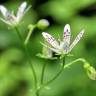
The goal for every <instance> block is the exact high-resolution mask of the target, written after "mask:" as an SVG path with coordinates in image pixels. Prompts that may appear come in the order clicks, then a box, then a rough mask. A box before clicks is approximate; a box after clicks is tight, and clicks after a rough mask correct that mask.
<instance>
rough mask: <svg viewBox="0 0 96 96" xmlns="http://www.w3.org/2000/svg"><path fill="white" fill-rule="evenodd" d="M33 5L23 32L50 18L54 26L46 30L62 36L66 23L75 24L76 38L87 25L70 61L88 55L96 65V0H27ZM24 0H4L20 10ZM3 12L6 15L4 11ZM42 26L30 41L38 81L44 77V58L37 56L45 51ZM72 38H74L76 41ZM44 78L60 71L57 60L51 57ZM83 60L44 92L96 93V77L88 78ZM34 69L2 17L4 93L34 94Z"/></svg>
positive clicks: (64, 95)
mask: <svg viewBox="0 0 96 96" xmlns="http://www.w3.org/2000/svg"><path fill="white" fill-rule="evenodd" d="M26 1H27V2H28V4H29V5H32V8H31V9H30V11H29V12H28V13H27V14H26V15H25V17H24V18H23V20H22V24H21V25H20V26H19V27H20V28H19V29H20V30H21V34H22V36H23V37H24V38H25V37H26V35H27V33H28V27H27V26H28V24H31V23H32V24H35V23H37V22H38V20H40V19H43V18H44V19H47V20H49V22H50V26H49V27H48V28H47V29H45V30H43V31H46V32H49V33H51V34H52V35H53V36H54V37H56V38H58V34H60V35H61V36H62V32H63V28H64V25H65V24H67V23H68V24H70V25H71V31H72V40H73V39H74V37H76V35H77V34H78V33H79V32H80V31H81V30H82V29H85V34H84V36H83V39H82V40H81V41H80V43H79V44H78V45H77V46H76V47H75V48H74V49H73V50H72V52H71V53H72V54H74V56H73V57H69V58H67V59H66V62H70V61H71V60H74V59H76V58H79V57H83V58H85V59H86V60H87V61H88V62H90V63H91V65H93V66H94V67H96V0H26ZM21 2H23V0H0V4H3V5H5V6H6V7H7V8H9V9H10V10H15V11H17V9H18V6H19V5H20V4H21ZM0 16H2V15H0ZM41 32H42V30H39V29H35V30H34V32H33V34H32V36H31V39H30V42H29V44H28V47H29V52H30V55H31V57H32V62H33V64H34V66H35V69H36V73H37V76H38V81H39V80H40V74H41V68H42V65H43V63H44V60H43V59H40V58H38V57H37V56H36V54H37V53H40V52H41V51H42V45H41V44H40V41H43V38H42V35H41ZM72 40H71V41H72ZM46 63H47V67H46V72H45V78H44V82H46V81H47V80H50V79H51V78H52V77H53V76H55V75H56V73H57V72H58V71H59V64H58V62H57V61H47V62H46ZM82 65H83V64H82V63H76V64H74V65H73V66H72V67H71V68H69V69H66V70H64V72H63V73H62V74H61V75H60V76H59V77H58V78H57V79H56V80H55V81H54V82H53V83H52V84H50V85H49V86H48V88H45V89H42V91H41V92H40V94H41V96H95V95H96V81H92V80H90V79H89V78H88V76H87V75H86V73H85V70H84V69H83V67H82ZM32 86H33V84H32V72H31V68H30V66H29V64H28V63H27V57H26V55H25V53H24V50H23V49H22V46H21V44H20V42H19V39H18V36H17V34H16V32H15V30H14V29H10V28H9V27H8V26H7V25H6V24H4V23H3V22H1V21H0V96H34V94H33V92H32Z"/></svg>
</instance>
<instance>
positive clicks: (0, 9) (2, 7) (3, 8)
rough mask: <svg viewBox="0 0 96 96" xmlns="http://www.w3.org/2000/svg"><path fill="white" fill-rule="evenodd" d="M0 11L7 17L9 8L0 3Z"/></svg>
mask: <svg viewBox="0 0 96 96" xmlns="http://www.w3.org/2000/svg"><path fill="white" fill-rule="evenodd" d="M0 11H1V13H2V14H3V16H4V17H5V18H6V13H7V11H8V10H7V9H6V8H5V7H4V6H3V5H0Z"/></svg>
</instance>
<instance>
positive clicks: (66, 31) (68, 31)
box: [63, 24, 71, 45]
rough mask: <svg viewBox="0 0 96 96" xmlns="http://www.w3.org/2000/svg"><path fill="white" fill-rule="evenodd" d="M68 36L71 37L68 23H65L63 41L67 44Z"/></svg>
mask: <svg viewBox="0 0 96 96" xmlns="http://www.w3.org/2000/svg"><path fill="white" fill-rule="evenodd" d="M70 37H71V31H70V25H69V24H66V25H65V27H64V33H63V41H64V42H66V43H67V44H68V45H69V44H70Z"/></svg>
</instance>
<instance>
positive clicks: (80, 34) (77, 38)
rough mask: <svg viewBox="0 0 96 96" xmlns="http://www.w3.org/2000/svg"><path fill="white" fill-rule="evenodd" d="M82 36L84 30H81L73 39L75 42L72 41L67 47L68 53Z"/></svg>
mask: <svg viewBox="0 0 96 96" xmlns="http://www.w3.org/2000/svg"><path fill="white" fill-rule="evenodd" d="M83 34H84V30H82V31H81V32H80V33H79V34H78V35H77V37H76V38H75V40H74V41H73V43H72V44H71V45H70V47H69V52H70V51H71V50H72V49H73V47H74V46H75V45H76V44H77V43H78V42H79V41H80V39H81V37H82V36H83Z"/></svg>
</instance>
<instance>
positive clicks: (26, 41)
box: [24, 25, 36, 45]
mask: <svg viewBox="0 0 96 96" xmlns="http://www.w3.org/2000/svg"><path fill="white" fill-rule="evenodd" d="M35 27H36V26H35V25H34V26H31V28H29V32H28V35H27V37H26V39H25V41H24V45H27V44H28V42H29V39H30V37H31V35H32V32H33V30H34V29H35Z"/></svg>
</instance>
